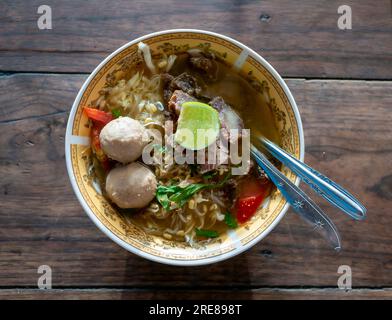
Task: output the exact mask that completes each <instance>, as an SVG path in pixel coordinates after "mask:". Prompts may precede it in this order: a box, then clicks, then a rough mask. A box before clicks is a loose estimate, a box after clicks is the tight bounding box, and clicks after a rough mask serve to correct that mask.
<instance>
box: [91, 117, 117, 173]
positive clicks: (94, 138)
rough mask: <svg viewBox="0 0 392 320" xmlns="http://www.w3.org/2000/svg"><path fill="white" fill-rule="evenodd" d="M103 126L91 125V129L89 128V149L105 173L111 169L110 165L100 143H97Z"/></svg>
mask: <svg viewBox="0 0 392 320" xmlns="http://www.w3.org/2000/svg"><path fill="white" fill-rule="evenodd" d="M102 128H103V126H102V125H100V124H96V123H95V122H94V123H93V127H92V128H91V147H92V149H93V151H94V153H95V155H96V156H97V159H98V160H99V162H100V163H101V165H102V167H103V169H104V170H105V171H106V172H109V171H110V169H111V168H112V163H111V162H110V160H109V158H108V157H107V156H106V154H105V153H104V152H103V150H102V148H101V143H100V142H99V134H100V133H101V130H102Z"/></svg>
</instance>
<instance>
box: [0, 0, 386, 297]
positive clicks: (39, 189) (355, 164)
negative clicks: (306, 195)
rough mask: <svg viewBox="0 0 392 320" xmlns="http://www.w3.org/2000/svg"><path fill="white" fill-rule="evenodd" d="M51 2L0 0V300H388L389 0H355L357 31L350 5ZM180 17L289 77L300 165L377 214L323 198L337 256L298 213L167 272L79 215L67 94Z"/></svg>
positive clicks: (276, 1) (178, 22)
mask: <svg viewBox="0 0 392 320" xmlns="http://www.w3.org/2000/svg"><path fill="white" fill-rule="evenodd" d="M46 3H47V4H48V5H51V6H52V10H53V16H54V18H53V19H54V20H53V30H45V31H39V30H38V29H37V27H36V19H37V17H38V15H37V14H36V11H37V7H38V5H40V4H41V3H40V2H38V1H30V2H29V3H28V4H26V2H22V1H2V2H1V4H0V72H1V73H0V177H1V178H0V299H6V298H11V299H13V298H23V299H34V298H45V299H58V298H64V299H72V298H82V299H92V298H97V299H103V298H113V299H120V298H124V299H134V298H140V299H150V298H173V299H176V298H183V297H184V296H185V297H186V298H188V299H189V298H221V299H226V298H237V297H238V298H241V299H251V298H253V299H268V298H270V299H308V298H314V299H328V298H338V299H354V298H355V299H364V298H374V299H384V298H387V299H390V298H392V294H391V289H390V288H392V232H391V225H392V215H391V209H392V161H391V160H392V130H391V124H392V112H391V108H392V82H391V81H390V80H392V55H391V52H392V38H391V31H392V30H391V29H392V14H391V12H392V11H391V8H390V7H391V3H390V2H389V1H382V0H380V1H377V5H375V2H374V1H364V0H361V1H355V2H354V1H345V4H351V5H352V10H353V30H348V31H340V30H339V29H338V28H337V26H336V21H337V18H338V15H337V7H338V6H339V5H340V4H341V3H340V2H339V1H330V0H329V1H314V0H312V1H310V0H309V1H308V0H306V1H288V0H287V1H284V0H274V1H272V0H271V1H192V2H187V1H163V0H160V1H144V2H139V1H111V2H107V1H106V2H105V1H94V2H87V1H83V2H82V1H75V0H72V1H61V2H60V1H48V2H46ZM75 8H78V9H77V10H76V9H75ZM260 16H262V19H259V17H260ZM267 16H269V18H268V17H267ZM175 27H193V28H204V29H209V30H212V31H217V32H221V33H224V34H226V35H229V36H233V37H235V38H236V39H238V40H240V41H243V42H244V43H245V44H247V45H249V46H251V47H252V48H254V49H255V50H256V51H257V52H259V53H261V54H262V55H263V56H265V57H266V58H267V59H268V60H269V61H270V62H271V63H272V64H273V65H274V66H275V67H277V69H278V71H279V72H280V73H281V74H282V75H283V76H284V77H286V78H287V79H286V82H287V84H288V86H289V87H290V89H291V90H292V93H293V95H294V97H295V99H296V101H297V103H298V105H299V108H300V112H301V115H302V120H303V126H304V131H305V142H306V156H305V159H306V161H307V162H308V163H309V164H310V165H311V166H314V167H315V168H317V169H319V170H320V171H322V172H324V173H325V174H327V175H328V176H330V177H332V178H333V179H334V180H336V182H338V183H341V184H342V185H343V186H345V187H347V188H348V189H349V190H350V191H351V192H352V193H353V194H355V195H356V196H358V198H359V199H361V201H363V203H364V204H365V206H366V207H367V208H368V215H369V217H368V219H367V220H366V221H365V222H354V221H351V220H350V219H348V218H347V217H346V216H344V215H342V214H341V213H340V212H338V211H337V210H336V209H334V208H332V207H331V206H329V205H328V204H326V203H325V202H324V201H323V200H320V201H318V202H319V203H320V205H321V207H322V209H323V210H325V212H326V213H327V214H328V215H330V216H331V218H333V220H334V221H335V222H336V225H337V227H338V228H339V231H340V232H341V235H342V238H343V239H342V240H343V251H342V252H341V253H339V254H336V253H335V252H333V251H331V250H330V248H329V247H328V246H327V245H326V244H325V243H324V242H323V240H322V239H319V238H318V237H317V235H315V234H314V233H313V232H312V230H311V229H309V227H308V226H307V225H305V224H304V223H303V222H302V221H301V220H299V219H298V218H297V217H296V216H295V215H294V214H293V213H292V212H289V213H288V214H287V215H286V217H285V218H284V219H283V220H282V222H281V223H280V224H279V225H278V227H277V228H276V229H275V230H273V232H272V233H271V234H270V235H269V236H268V237H267V238H266V239H265V240H263V241H262V242H261V243H259V244H257V245H256V246H254V247H253V248H252V249H250V250H249V251H248V252H246V253H243V254H241V255H240V256H237V257H235V258H233V259H230V260H228V261H224V262H221V263H218V264H215V265H212V266H205V267H196V268H183V267H170V266H164V265H160V264H157V263H153V262H149V261H146V260H144V259H142V258H139V257H137V256H135V255H133V254H131V253H128V252H127V251H125V250H123V249H122V248H120V247H119V246H117V245H116V244H114V243H113V242H112V241H111V240H109V239H108V238H107V237H106V236H104V235H103V234H102V233H101V232H100V231H99V230H98V229H97V228H96V227H95V226H94V225H93V223H92V222H91V221H90V220H89V218H88V217H87V216H86V215H85V213H84V212H83V210H82V208H81V206H80V205H79V203H78V202H77V200H76V197H75V195H74V194H73V191H72V189H71V186H70V184H69V181H68V175H67V172H66V168H65V161H64V135H65V126H66V122H67V117H68V112H69V110H70V108H71V105H72V102H73V100H74V98H75V96H76V94H77V92H78V90H79V88H80V87H81V85H82V83H83V81H84V80H85V79H86V78H87V74H86V73H88V72H90V71H92V69H93V68H94V66H95V65H96V64H97V63H98V62H99V61H100V60H101V59H102V58H103V57H105V56H106V55H107V54H108V53H110V52H111V51H113V50H114V49H116V48H117V47H118V46H120V45H121V44H123V43H125V42H126V41H128V40H131V39H133V38H134V37H136V36H139V35H142V34H145V33H148V32H151V31H156V30H160V29H169V28H175ZM305 189H306V190H307V191H309V190H308V189H307V188H305ZM43 264H46V265H49V266H51V268H52V270H53V287H54V288H55V290H53V291H41V290H37V289H36V288H37V279H38V276H39V275H38V274H37V268H38V267H39V266H40V265H43ZM340 265H349V266H351V268H352V273H353V279H352V284H353V288H354V289H353V290H352V291H351V292H348V293H346V292H343V291H341V290H338V289H337V280H338V277H339V275H338V274H337V270H338V267H339V266H340Z"/></svg>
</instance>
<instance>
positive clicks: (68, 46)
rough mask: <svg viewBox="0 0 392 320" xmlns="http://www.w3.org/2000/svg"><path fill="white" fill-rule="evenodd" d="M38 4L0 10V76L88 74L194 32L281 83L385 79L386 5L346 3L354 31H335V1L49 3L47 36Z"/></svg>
mask: <svg viewBox="0 0 392 320" xmlns="http://www.w3.org/2000/svg"><path fill="white" fill-rule="evenodd" d="M41 4H42V2H40V1H38V0H34V1H29V3H28V4H26V2H25V1H23V0H12V1H11V0H6V1H2V2H1V4H0V25H1V26H2V27H1V29H0V70H3V71H4V70H5V71H52V72H91V71H92V70H93V68H94V67H95V66H96V65H97V64H98V63H99V61H101V60H102V59H103V58H104V57H105V56H106V55H108V54H109V53H110V52H112V51H114V50H115V49H116V48H118V47H119V46H121V45H123V44H124V43H126V42H128V41H130V40H132V39H135V38H136V37H138V36H141V35H144V34H147V33H150V32H153V31H158V30H163V29H171V28H199V29H206V30H211V31H215V32H218V33H222V34H225V35H228V36H231V37H233V38H235V39H237V40H239V41H241V42H243V43H245V44H246V45H249V46H250V47H251V48H253V49H254V50H256V51H257V52H259V53H260V54H262V55H263V56H264V57H265V58H266V59H267V60H268V61H270V62H271V63H272V65H273V66H275V67H276V68H277V70H278V71H279V72H281V74H282V75H283V76H286V77H308V78H314V77H316V78H320V77H322V78H361V79H391V74H392V57H391V55H390V52H392V38H391V36H390V35H391V31H392V19H391V3H390V1H389V0H379V1H377V5H374V2H373V1H369V0H356V1H354V0H348V1H345V2H344V4H346V5H350V6H351V8H352V15H353V25H352V30H340V29H339V28H338V27H337V20H338V18H339V15H338V13H337V9H338V7H339V6H341V5H342V2H341V1H340V0H329V1H322V2H317V1H313V0H303V1H301V2H300V5H299V3H298V2H297V1H290V0H265V1H261V0H259V1H237V0H218V1H209V0H196V1H179V0H159V1H156V0H143V1H132V2H130V1H127V0H115V1H104V0H98V1H94V2H88V1H82V2H81V1H78V0H70V1H59V0H51V1H47V2H46V3H45V4H48V5H50V6H51V8H52V11H53V29H52V30H39V29H38V27H37V19H38V17H39V15H38V14H37V8H38V6H40V5H41ZM76 8H77V10H76Z"/></svg>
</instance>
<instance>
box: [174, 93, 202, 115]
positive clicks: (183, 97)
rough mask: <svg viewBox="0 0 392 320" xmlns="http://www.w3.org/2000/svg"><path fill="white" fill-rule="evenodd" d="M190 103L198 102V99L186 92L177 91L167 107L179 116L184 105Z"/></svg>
mask: <svg viewBox="0 0 392 320" xmlns="http://www.w3.org/2000/svg"><path fill="white" fill-rule="evenodd" d="M188 101H197V99H196V98H194V97H192V96H191V95H189V94H187V93H185V92H184V91H181V90H175V91H174V92H173V94H172V95H171V97H170V100H169V101H168V103H167V107H168V109H169V111H171V112H173V113H175V114H176V115H179V114H180V111H181V106H182V104H183V103H184V102H188Z"/></svg>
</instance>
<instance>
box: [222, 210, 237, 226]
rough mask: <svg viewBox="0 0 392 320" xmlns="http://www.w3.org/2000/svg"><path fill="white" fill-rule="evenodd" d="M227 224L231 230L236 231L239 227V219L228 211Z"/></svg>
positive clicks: (226, 215)
mask: <svg viewBox="0 0 392 320" xmlns="http://www.w3.org/2000/svg"><path fill="white" fill-rule="evenodd" d="M225 223H226V224H227V226H228V227H229V228H232V229H235V228H237V227H238V223H237V219H236V218H235V217H234V216H233V215H232V214H231V213H230V212H229V211H227V212H226V214H225Z"/></svg>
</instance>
